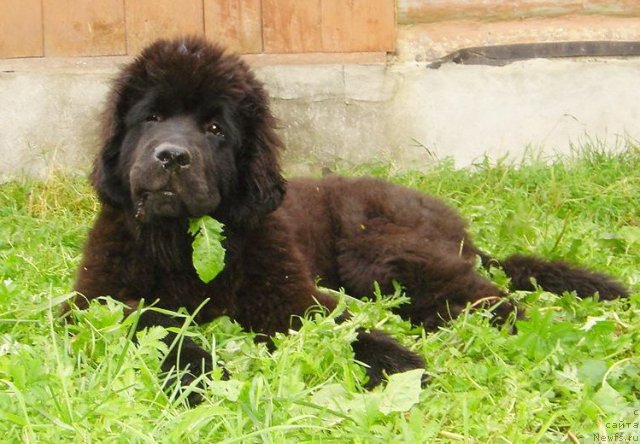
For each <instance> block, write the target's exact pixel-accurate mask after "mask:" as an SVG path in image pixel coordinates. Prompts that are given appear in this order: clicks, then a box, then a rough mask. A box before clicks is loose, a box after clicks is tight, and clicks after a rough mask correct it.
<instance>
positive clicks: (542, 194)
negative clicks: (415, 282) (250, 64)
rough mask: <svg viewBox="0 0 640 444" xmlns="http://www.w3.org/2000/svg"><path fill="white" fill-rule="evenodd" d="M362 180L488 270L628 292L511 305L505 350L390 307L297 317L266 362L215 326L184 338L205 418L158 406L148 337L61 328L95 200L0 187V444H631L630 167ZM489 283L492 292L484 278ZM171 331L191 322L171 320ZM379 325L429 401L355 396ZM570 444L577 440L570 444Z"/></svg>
mask: <svg viewBox="0 0 640 444" xmlns="http://www.w3.org/2000/svg"><path fill="white" fill-rule="evenodd" d="M393 171H394V169H393V168H392V167H391V166H390V165H369V166H367V167H366V168H365V167H363V168H359V169H357V170H350V171H348V172H347V173H349V174H365V173H366V174H375V175H379V176H382V177H386V178H388V179H389V180H391V181H394V182H397V183H401V184H405V185H407V186H410V187H414V188H417V189H420V190H423V191H425V192H428V193H432V194H436V195H439V196H442V197H443V198H444V199H446V200H447V201H449V202H450V203H452V204H453V205H455V206H456V207H458V208H459V209H460V211H461V212H462V213H463V214H464V215H465V217H466V218H467V219H468V220H469V222H470V227H471V228H470V229H471V232H472V233H473V234H474V236H475V239H476V242H477V243H478V244H479V245H480V246H481V247H482V248H483V249H485V250H487V251H490V252H491V253H493V254H495V255H496V256H502V255H506V254H509V253H513V252H531V253H532V252H536V253H539V254H542V255H544V256H547V257H550V258H559V257H562V258H566V259H569V260H572V261H576V262H579V263H582V264H588V265H589V266H590V267H592V268H595V269H598V270H601V271H605V272H608V273H611V274H613V275H615V276H618V277H619V278H620V279H622V280H624V281H625V282H626V283H627V284H628V285H629V286H630V287H631V288H632V289H633V296H632V297H631V298H630V299H629V300H627V301H613V302H605V303H601V302H598V301H594V300H592V299H587V300H578V299H576V298H575V297H574V296H573V295H571V294H565V295H552V294H548V293H543V292H540V291H536V292H529V293H527V292H522V293H518V294H516V295H514V297H516V298H518V299H520V300H521V302H522V305H523V306H524V307H526V309H527V314H528V318H527V319H526V320H522V321H518V325H517V327H518V333H517V334H515V335H511V334H509V333H508V331H507V329H497V328H493V327H491V326H489V322H488V318H487V316H486V315H485V314H484V313H474V314H465V315H463V316H462V317H460V318H459V319H458V320H456V321H455V322H452V323H451V324H449V325H447V326H445V327H444V328H442V329H441V330H440V331H439V332H437V333H435V334H431V335H425V334H424V332H423V331H421V330H420V329H417V328H412V327H411V326H410V325H409V324H408V323H406V322H404V321H402V320H400V319H399V318H397V317H396V316H394V315H392V314H391V313H390V311H389V308H390V307H392V306H393V305H394V304H398V303H401V302H402V297H401V296H400V295H399V294H398V295H395V296H394V297H391V298H383V297H378V298H374V301H372V302H370V303H366V304H356V303H353V302H350V300H349V299H348V298H343V303H345V304H349V305H350V309H351V310H352V311H353V312H354V313H355V316H354V319H353V321H351V322H347V323H344V324H340V325H336V324H335V322H334V318H333V317H332V316H328V317H325V316H321V315H320V314H311V315H310V317H309V319H308V320H305V322H304V324H303V327H302V328H301V329H300V331H299V332H297V333H296V334H291V335H288V336H279V337H278V338H277V339H276V343H277V345H278V347H277V349H276V351H274V352H273V353H270V352H268V350H267V349H266V348H265V346H264V345H257V344H255V343H254V342H253V339H252V336H251V334H249V333H246V332H243V331H242V330H241V329H240V328H239V326H238V325H237V324H235V323H234V322H232V321H230V320H229V319H226V318H222V319H219V320H217V321H214V322H213V323H211V324H208V325H204V326H200V327H194V326H190V327H189V328H188V332H189V334H190V335H192V336H193V337H194V338H195V339H196V340H197V341H199V342H201V343H202V344H203V345H204V346H205V347H206V348H207V349H210V350H211V351H212V353H214V354H215V355H216V356H217V357H218V358H219V359H221V360H222V361H223V362H224V363H225V366H226V367H227V368H228V369H229V371H230V372H231V373H232V378H231V379H230V380H229V381H219V380H216V378H214V380H211V381H208V382H207V384H208V387H207V389H206V390H205V393H204V395H205V398H206V401H205V402H204V403H203V404H201V405H200V406H198V407H196V408H187V407H186V406H185V404H184V398H185V396H186V393H183V392H180V391H176V390H170V389H169V390H162V387H163V385H166V381H165V380H164V379H163V377H162V376H159V366H160V359H161V357H162V355H163V353H164V352H165V351H166V347H165V346H164V345H163V343H162V342H161V340H160V339H161V338H162V337H163V335H164V334H165V331H164V330H162V329H161V328H155V329H151V330H150V331H147V332H146V333H144V334H143V333H140V334H139V336H140V340H139V341H138V343H137V344H133V343H132V342H131V341H128V340H127V336H128V335H129V334H130V327H131V325H132V323H133V322H134V321H135V319H134V317H135V316H134V317H130V318H128V319H125V318H124V317H123V314H122V307H120V306H119V305H118V304H116V303H114V302H112V301H107V303H106V304H93V305H91V307H90V308H89V309H88V310H86V311H79V312H76V313H75V317H76V322H75V323H74V324H71V325H64V324H63V323H61V322H60V319H59V316H58V311H57V310H58V307H57V306H58V304H60V303H61V302H62V301H64V300H66V299H67V298H68V297H69V291H70V288H71V286H72V282H73V276H74V273H75V268H76V267H77V265H78V262H79V255H80V251H81V247H82V244H83V240H84V238H85V236H86V231H87V229H88V227H89V226H90V224H91V221H92V218H93V216H94V214H95V212H96V209H97V202H96V200H95V197H94V196H93V195H92V193H91V191H90V189H89V187H88V186H87V184H86V182H85V180H84V179H82V178H77V177H70V176H64V175H59V176H55V177H52V178H51V179H50V180H47V181H45V182H29V181H26V182H11V183H6V184H3V185H0V436H1V437H2V441H3V442H23V441H24V442H46V443H49V442H51V443H54V442H55V443H58V442H127V443H129V442H241V443H246V442H273V443H282V442H292V443H299V442H336V443H338V442H340V443H341V442H362V443H371V442H380V443H389V442H414V443H418V442H478V443H485V442H486V443H489V442H491V443H508V442H513V443H528V442H570V441H569V439H574V440H579V441H580V442H593V439H594V434H609V435H611V436H614V433H616V432H622V433H624V434H626V435H625V436H626V437H628V438H629V439H630V441H627V442H637V441H638V440H640V438H639V436H640V402H638V401H637V399H638V398H639V397H640V358H639V356H640V291H639V289H640V271H639V270H640V149H638V148H637V147H634V146H630V147H628V148H627V149H626V150H625V151H624V152H622V153H620V154H615V155H614V154H608V153H607V152H606V150H604V149H602V148H594V147H590V148H584V149H581V150H580V151H579V152H577V153H576V154H575V155H573V156H571V157H569V158H563V159H559V160H557V161H555V162H554V163H552V164H545V163H542V162H539V161H536V160H535V159H531V160H529V161H526V162H524V163H523V164H522V165H517V166H512V165H508V164H506V163H498V164H497V165H495V164H494V165H490V164H489V163H488V162H481V163H480V164H478V165H476V166H475V167H474V168H471V169H465V170H456V169H454V168H453V167H452V164H451V163H450V162H443V163H441V164H438V165H437V166H436V167H434V169H433V170H431V171H428V172H422V173H421V172H413V173H402V174H396V173H393ZM492 277H493V278H494V279H495V280H496V282H498V283H500V284H504V283H505V278H504V276H502V275H501V273H499V272H494V273H493V276H492ZM185 320H186V321H188V320H189V318H188V317H187V316H185ZM356 325H365V326H367V327H372V326H376V327H379V328H382V329H385V330H387V331H389V332H390V333H392V334H394V335H395V336H396V337H398V338H399V339H400V340H401V341H402V342H403V343H404V344H405V345H406V346H408V347H410V348H411V349H413V350H416V351H417V352H419V353H421V354H422V355H423V356H424V357H425V359H426V361H427V364H428V370H427V371H428V374H429V376H430V383H429V384H428V385H427V386H426V387H424V388H422V389H421V388H420V386H419V375H417V374H415V373H408V374H404V375H399V376H397V377H395V378H393V380H392V381H391V382H390V383H389V385H388V386H387V387H386V388H378V389H376V390H374V391H372V392H366V391H364V390H363V389H362V388H361V386H362V383H363V382H364V372H363V370H362V368H361V367H359V366H357V365H356V364H354V363H353V362H352V358H353V357H352V351H351V349H350V347H349V345H348V342H349V340H351V339H352V338H353V337H354V334H355V333H354V332H355V326H356ZM574 442H575V441H574Z"/></svg>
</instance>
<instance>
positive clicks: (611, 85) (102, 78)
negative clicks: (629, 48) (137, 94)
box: [0, 58, 640, 180]
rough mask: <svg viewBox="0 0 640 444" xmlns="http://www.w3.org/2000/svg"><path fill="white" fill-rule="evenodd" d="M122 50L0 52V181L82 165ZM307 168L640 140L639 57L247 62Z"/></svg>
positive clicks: (297, 165)
mask: <svg viewBox="0 0 640 444" xmlns="http://www.w3.org/2000/svg"><path fill="white" fill-rule="evenodd" d="M126 60H127V59H126V58H92V59H71V60H65V59H15V60H4V61H2V60H0V179H5V180H6V179H7V178H9V177H13V176H15V175H20V174H29V175H36V176H42V175H45V174H47V172H49V171H50V170H52V169H55V168H59V167H61V166H64V167H65V168H67V169H72V170H79V171H82V170H86V169H87V167H88V165H89V163H90V159H91V158H92V156H93V154H94V152H95V150H96V149H97V143H96V140H97V136H96V134H97V126H96V123H97V121H98V119H99V110H100V109H101V104H102V101H103V99H104V96H105V94H106V91H107V88H108V81H109V79H110V78H112V77H113V75H114V74H115V72H116V70H117V67H118V66H119V64H121V63H123V62H125V61H126ZM255 69H256V72H257V74H258V76H259V77H260V78H261V79H262V80H263V81H264V82H265V83H266V85H267V88H268V90H269V91H270V93H271V95H272V100H273V110H274V113H275V114H276V115H277V116H278V117H279V118H280V122H281V133H282V135H283V137H284V139H285V141H286V142H287V145H288V153H287V156H286V159H285V163H286V165H287V166H288V168H289V170H290V171H294V172H300V173H305V172H308V171H312V170H317V169H319V168H320V167H322V166H329V167H331V166H332V165H335V164H336V163H346V164H358V163H363V162H376V161H390V162H394V163H395V164H396V165H397V166H398V167H399V168H426V167H427V166H428V165H429V164H430V163H432V162H433V160H434V158H437V159H442V158H445V157H448V156H453V157H454V158H455V160H456V162H457V164H458V165H461V166H462V165H468V164H469V163H472V162H473V161H474V160H476V159H478V158H479V157H480V156H482V155H483V154H485V153H486V154H488V155H489V156H490V157H492V158H499V157H502V156H504V155H509V157H511V158H514V159H518V158H519V157H520V156H521V155H522V153H523V152H524V150H525V149H526V148H527V147H528V146H534V147H541V148H544V150H545V152H546V153H549V154H553V153H563V152H567V151H568V150H569V149H570V146H571V144H572V143H574V142H575V143H579V142H581V141H583V140H586V139H587V138H593V139H598V140H602V141H605V142H606V143H608V144H610V145H615V144H616V143H617V142H619V141H620V140H621V139H624V138H631V139H635V140H638V139H640V125H639V122H640V59H637V58H631V59H625V60H616V59H575V60H565V59H563V60H530V61H523V62H517V63H513V64H510V65H507V66H503V67H496V66H465V65H455V64H444V65H443V66H442V67H440V69H429V68H428V67H427V64H425V63H419V62H403V63H394V64H386V63H372V64H353V65H352V64H344V63H343V64H332V65H267V66H256V67H255Z"/></svg>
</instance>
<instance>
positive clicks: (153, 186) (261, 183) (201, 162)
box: [75, 38, 626, 386]
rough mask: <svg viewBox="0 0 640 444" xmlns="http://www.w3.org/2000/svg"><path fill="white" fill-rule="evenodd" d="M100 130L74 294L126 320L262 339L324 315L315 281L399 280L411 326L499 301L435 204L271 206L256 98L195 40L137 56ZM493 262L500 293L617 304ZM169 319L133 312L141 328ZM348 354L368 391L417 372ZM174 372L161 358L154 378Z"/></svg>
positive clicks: (215, 52)
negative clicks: (199, 261)
mask: <svg viewBox="0 0 640 444" xmlns="http://www.w3.org/2000/svg"><path fill="white" fill-rule="evenodd" d="M103 123H104V134H103V142H102V146H101V148H100V151H99V153H98V155H97V158H96V161H95V164H94V169H93V173H92V176H91V179H92V183H93V186H94V188H95V189H96V191H97V193H98V196H99V197H100V200H101V202H102V209H101V211H100V214H99V215H98V217H97V219H96V221H95V224H94V226H93V228H92V230H91V232H90V234H89V238H88V241H87V244H86V246H85V250H84V257H83V261H82V264H81V267H80V269H79V272H78V277H77V281H76V285H75V288H76V290H77V292H78V293H80V294H82V295H83V296H84V297H85V298H86V299H92V298H96V297H98V296H104V295H109V296H112V297H114V298H115V299H118V300H120V301H123V302H124V303H126V304H127V305H128V306H130V307H131V308H132V309H133V308H135V307H136V306H137V305H138V303H139V301H140V299H143V298H144V299H145V300H146V301H156V300H157V301H158V305H159V306H161V307H163V308H166V309H170V310H177V309H179V308H180V307H185V308H186V309H187V310H189V311H191V312H193V311H195V310H196V309H197V308H198V307H199V306H200V305H201V304H202V303H203V302H204V301H205V300H207V299H210V302H209V303H207V304H205V305H204V307H203V308H202V310H200V312H199V313H198V317H197V319H198V320H199V321H201V322H206V321H209V320H211V319H213V318H214V317H216V316H220V315H225V314H226V315H229V316H231V317H233V318H234V319H236V320H237V321H238V322H240V323H241V324H242V325H243V326H244V327H245V328H247V329H251V330H253V331H255V332H258V333H263V334H265V335H272V334H273V333H275V332H278V331H280V332H284V331H287V330H288V329H289V328H290V327H291V326H292V325H293V327H295V325H296V324H295V316H294V315H298V316H302V315H303V314H304V313H305V311H306V310H307V309H308V308H309V307H311V306H313V305H315V304H316V302H319V303H320V304H322V305H323V306H325V307H326V308H327V309H334V308H335V307H336V303H335V301H334V300H333V299H332V298H330V297H328V296H327V295H326V294H324V293H322V292H320V291H319V290H318V289H317V287H316V285H315V280H316V278H317V277H319V278H320V282H321V284H322V285H324V286H327V287H331V288H341V287H343V288H345V289H346V290H347V292H348V293H350V294H352V295H355V296H364V295H369V294H371V290H372V285H373V283H374V282H378V283H379V284H380V285H381V287H382V289H383V290H385V291H387V290H391V289H392V286H393V282H394V281H398V282H400V283H401V284H402V285H403V286H404V287H405V289H406V291H407V294H408V295H409V297H410V298H411V303H410V304H408V305H405V306H403V307H402V308H400V310H399V313H400V314H401V315H402V316H405V317H406V318H408V319H410V320H411V321H413V322H414V323H416V324H421V325H424V326H425V327H426V328H435V327H436V326H437V325H438V324H439V323H441V322H442V321H443V320H446V319H448V318H449V317H450V316H455V315H456V314H458V313H459V312H460V311H461V310H462V309H463V308H464V307H465V306H466V305H467V304H468V303H474V302H476V301H478V300H481V299H482V298H485V297H487V296H501V295H502V294H501V291H500V290H499V289H498V288H496V287H495V286H494V285H493V284H492V283H491V282H489V281H488V280H486V279H485V278H483V277H482V276H480V275H479V274H477V273H476V271H475V268H474V263H475V260H476V257H477V256H478V255H480V256H481V257H484V259H485V260H486V261H488V260H489V258H488V256H486V255H483V253H482V252H480V251H479V250H478V249H477V248H476V247H475V246H474V245H473V243H472V241H471V239H470V238H469V235H468V234H467V232H466V230H465V224H464V222H463V221H462V219H461V218H460V217H459V216H458V215H457V213H456V212H455V211H453V210H452V209H450V208H448V207H447V206H446V205H444V204H443V203H442V202H441V201H440V200H438V199H435V198H433V197H430V196H426V195H424V194H421V193H418V192H415V191H412V190H408V189H406V188H401V187H398V186H394V185H390V184H387V183H384V182H381V181H378V180H374V179H367V178H364V179H345V178H340V177H336V176H330V177H327V178H325V179H321V180H313V179H298V180H293V181H291V182H290V183H289V185H288V190H287V192H286V195H285V188H286V187H285V185H286V184H285V181H284V179H283V178H282V176H281V170H280V163H279V157H280V152H281V150H282V143H281V141H280V139H279V138H278V136H277V135H276V132H275V126H276V125H275V119H274V117H273V116H272V114H271V112H270V110H269V103H268V98H267V93H266V92H265V90H264V88H263V86H262V84H261V83H260V82H259V81H258V80H257V79H256V78H255V77H254V75H253V73H252V72H251V70H250V69H249V67H248V66H247V65H246V64H245V63H244V62H242V61H241V60H240V59H239V58H238V57H236V56H233V55H227V54H224V52H223V50H222V49H220V48H218V47H216V46H213V45H211V44H209V43H207V42H205V41H204V40H201V39H196V38H189V39H182V40H173V41H165V40H162V41H159V42H157V43H155V44H153V45H151V46H150V47H148V48H147V49H145V50H144V51H143V52H142V54H141V55H140V56H139V57H138V58H136V59H135V60H134V61H133V62H132V63H130V64H128V65H127V66H125V67H124V68H123V69H122V71H121V73H120V74H119V76H118V78H117V79H116V80H115V82H114V84H113V87H112V90H111V93H110V95H109V99H108V102H107V106H106V110H105V113H104V117H103ZM285 196H286V197H285ZM203 215H211V216H213V217H215V218H217V219H218V220H220V221H221V222H223V223H224V224H225V235H226V240H225V242H224V244H225V245H224V246H225V248H226V251H227V255H226V262H225V264H226V265H225V268H224V270H223V271H222V272H221V274H220V275H219V276H217V277H216V278H215V279H214V280H213V281H212V282H211V283H208V284H205V283H203V282H201V281H200V280H199V279H198V277H197V275H196V272H195V270H194V268H193V264H192V261H191V256H192V248H191V241H192V238H191V236H190V235H189V234H188V233H187V225H188V220H189V219H190V218H195V217H200V216H203ZM502 266H503V267H504V269H505V271H507V273H508V274H509V275H510V276H512V279H513V283H514V286H515V288H530V287H531V278H535V280H536V281H537V283H538V284H539V285H542V286H543V287H545V288H547V289H549V290H552V291H556V292H561V291H564V290H576V291H577V292H578V294H580V295H581V296H587V295H591V294H593V293H594V292H598V293H599V294H600V297H601V298H610V297H615V296H623V295H625V294H626V292H625V290H624V288H623V287H622V286H621V285H619V284H618V283H616V282H615V281H614V280H613V279H611V278H609V277H607V276H605V275H602V274H599V273H594V272H590V271H585V270H583V269H581V268H577V267H572V266H569V265H567V264H564V263H559V262H545V261H543V260H540V259H536V258H530V257H522V256H513V257H511V258H508V259H507V260H505V261H504V262H502ZM85 298H79V299H78V304H80V305H82V304H83V303H84V301H85ZM502 307H503V311H504V312H503V313H499V314H500V316H506V315H507V314H508V313H507V312H508V308H509V306H508V304H503V306H502ZM292 316H293V317H292ZM175 322H176V321H175V320H174V319H172V318H170V317H168V316H164V315H159V314H158V313H154V312H152V311H147V312H145V313H144V314H143V316H142V318H141V320H140V326H143V327H144V326H149V325H165V326H174V325H175ZM169 340H171V338H169ZM353 349H354V352H355V357H356V358H357V359H358V360H359V361H361V362H364V363H366V364H367V365H368V375H369V383H368V385H369V386H373V385H375V384H377V383H379V382H380V381H381V380H382V379H383V376H384V374H385V373H393V372H400V371H404V370H408V369H413V368H421V367H423V366H424V362H423V360H422V359H421V358H420V357H419V356H417V355H416V354H414V353H412V352H410V351H408V350H406V349H405V348H403V347H402V346H400V345H399V344H398V343H397V342H396V341H395V340H393V339H391V338H390V337H388V336H386V335H384V334H383V333H382V332H379V331H372V332H365V331H360V332H359V334H358V337H357V340H356V341H355V342H354V344H353ZM179 358H180V359H179V361H180V363H181V366H182V367H188V368H190V369H191V371H192V372H194V374H199V373H200V372H203V371H207V370H209V369H210V368H211V366H212V363H211V362H210V361H209V360H208V359H207V354H206V352H205V351H204V350H202V349H201V348H200V347H199V346H197V345H196V344H195V343H193V342H191V341H190V340H187V342H186V344H185V346H184V347H183V350H182V355H181V356H180V357H179ZM177 362H178V356H177V355H176V353H175V352H172V354H171V355H169V356H168V357H167V360H166V362H165V369H169V368H170V367H172V366H175V365H176V364H177Z"/></svg>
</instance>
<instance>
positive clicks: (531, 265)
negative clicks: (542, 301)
mask: <svg viewBox="0 0 640 444" xmlns="http://www.w3.org/2000/svg"><path fill="white" fill-rule="evenodd" d="M479 256H480V259H481V261H482V264H483V266H490V265H498V266H500V267H501V268H502V269H503V270H504V271H505V273H506V274H507V276H509V277H510V278H511V286H512V288H513V289H514V290H534V289H535V287H534V282H535V284H537V285H539V286H540V287H541V288H542V289H543V290H545V291H549V292H552V293H556V294H562V293H563V292H565V291H575V292H576V294H577V295H578V296H579V297H581V298H584V297H589V296H593V295H594V294H596V293H598V296H599V297H600V299H615V298H619V297H627V296H629V292H628V290H627V289H626V288H625V286H624V285H623V284H621V283H620V282H618V281H617V280H616V279H615V278H613V277H611V276H609V275H606V274H604V273H599V272H596V271H591V270H587V269H585V268H582V267H578V266H575V265H570V264H568V263H566V262H563V261H547V260H544V259H541V258H538V257H535V256H525V255H520V254H516V255H513V256H509V257H508V258H506V259H504V260H495V259H493V258H491V257H490V256H489V255H487V254H485V253H480V254H479Z"/></svg>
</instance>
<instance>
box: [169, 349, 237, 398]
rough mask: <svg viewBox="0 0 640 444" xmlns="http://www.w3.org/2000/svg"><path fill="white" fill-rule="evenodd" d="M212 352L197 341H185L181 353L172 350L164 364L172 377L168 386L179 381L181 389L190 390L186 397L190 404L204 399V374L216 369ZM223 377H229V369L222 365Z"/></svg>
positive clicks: (170, 386) (170, 387)
mask: <svg viewBox="0 0 640 444" xmlns="http://www.w3.org/2000/svg"><path fill="white" fill-rule="evenodd" d="M214 368H215V367H214V365H213V363H212V360H211V354H210V353H209V352H207V351H206V350H204V349H203V348H201V347H200V346H198V345H197V344H196V343H194V342H191V341H190V340H189V341H188V342H187V341H186V340H185V341H184V343H183V345H182V347H181V348H180V353H179V354H178V352H177V351H174V350H172V351H170V352H169V353H168V354H167V356H166V357H165V360H164V362H163V364H162V369H163V370H164V371H165V372H168V373H169V375H170V377H169V378H168V380H167V384H166V387H167V389H168V390H171V389H172V388H173V387H175V386H176V383H178V381H179V385H180V389H181V390H188V394H187V397H186V400H187V403H188V404H189V405H190V406H192V407H193V406H196V405H198V404H200V403H202V401H204V396H203V393H204V390H205V389H206V381H205V380H204V379H203V376H205V377H206V375H208V374H210V373H211V372H212V371H213V370H214ZM221 378H222V379H229V373H228V371H227V370H226V369H225V368H224V367H222V375H221Z"/></svg>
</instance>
